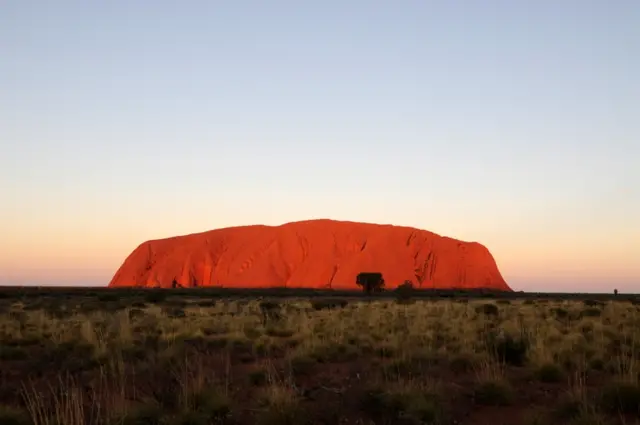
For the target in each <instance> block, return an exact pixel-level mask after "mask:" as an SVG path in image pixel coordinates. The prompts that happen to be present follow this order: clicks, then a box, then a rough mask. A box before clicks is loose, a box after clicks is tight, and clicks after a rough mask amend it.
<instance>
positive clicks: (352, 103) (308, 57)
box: [0, 0, 640, 292]
mask: <svg viewBox="0 0 640 425" xmlns="http://www.w3.org/2000/svg"><path fill="white" fill-rule="evenodd" d="M310 218H334V219H345V220H352V221H367V222H379V223H392V224H399V225H409V226H414V227H418V228H423V229H427V230H431V231H434V232H436V233H439V234H442V235H446V236H451V237H455V238H459V239H463V240H474V241H479V242H481V243H483V244H484V245H486V246H487V247H488V248H489V250H490V251H491V252H492V253H493V255H494V257H495V258H496V261H497V262H498V266H499V268H500V270H501V271H502V273H503V275H504V276H505V278H506V279H507V281H508V283H509V284H510V285H511V286H512V287H513V288H514V289H516V290H526V291H529V290H537V291H605V292H610V291H612V290H613V288H616V287H617V288H618V289H619V290H620V291H633V292H640V1H638V0H610V1H605V0H598V1H596V0H530V1H529V0H526V1H525V0H502V1H493V0H466V1H461V0H441V1H429V0H419V1H418V0H415V1H409V0H398V1H390V0H388V1H386V0H385V1H381V0H379V1H374V0H351V1H337V0H324V1H278V0H272V1H243V0H233V1H222V0H219V1H216V0H210V1H129V0H126V1H125V0H113V1H103V2H97V1H86V0H74V1H72V0H62V1H55V2H54V1H50V2H49V1H28V0H12V1H10V0H5V1H2V3H0V284H40V285H49V284H69V285H106V284H107V283H108V281H109V280H110V279H111V277H112V275H113V274H114V272H115V271H116V269H117V267H118V266H119V265H120V263H121V262H122V261H123V260H124V258H125V257H126V256H127V255H128V254H129V253H130V251H131V250H133V249H134V248H135V247H136V246H137V245H138V244H139V243H141V242H142V241H144V240H148V239H156V238H162V237H168V236H174V235H178V234H184V233H191V232H199V231H204V230H209V229H214V228H218V227H226V226H232V225H242V224H257V223H262V224H281V223H285V222H289V221H297V220H304V219H310Z"/></svg>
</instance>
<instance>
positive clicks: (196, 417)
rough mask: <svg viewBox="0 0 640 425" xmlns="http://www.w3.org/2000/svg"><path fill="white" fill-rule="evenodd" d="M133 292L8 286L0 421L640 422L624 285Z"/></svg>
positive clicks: (639, 322)
mask: <svg viewBox="0 0 640 425" xmlns="http://www.w3.org/2000/svg"><path fill="white" fill-rule="evenodd" d="M128 294H129V295H128V296H127V292H124V291H118V292H113V293H109V292H99V293H91V292H90V291H89V290H86V291H85V292H81V291H77V292H74V293H64V292H59V293H56V292H55V291H51V292H46V291H42V290H41V291H40V292H37V293H36V292H34V293H30V292H28V291H27V292H13V293H11V292H0V423H2V424H16V425H29V424H31V425H63V424H64V425H129V424H131V425H136V424H162V425H179V424H196V425H199V424H202V425H209V424H302V425H304V424H339V423H353V424H358V423H360V424H369V423H372V424H450V423H457V424H486V423H493V424H496V425H497V424H532V423H544V424H578V423H580V424H637V423H639V422H640V409H639V406H640V386H639V382H638V380H639V378H640V376H639V375H640V305H638V303H637V302H635V301H636V300H634V299H630V298H627V297H625V296H624V295H617V296H616V298H615V301H614V300H599V299H587V300H551V299H550V300H544V301H542V300H536V299H526V300H523V299H517V298H513V299H509V300H507V299H506V298H504V299H497V300H490V299H487V298H482V299H474V298H472V297H466V298H456V297H452V298H446V299H438V298H424V297H421V296H420V294H419V291H418V290H416V289H414V288H413V286H411V287H409V285H406V286H405V287H403V288H401V289H399V290H398V291H395V292H393V293H392V294H390V296H389V298H376V297H377V295H376V294H372V295H371V296H367V297H360V298H357V297H351V298H349V299H347V298H339V297H332V296H329V295H326V296H323V297H321V298H313V297H310V296H300V297H291V298H288V299H275V298H266V297H265V298H258V297H237V298H218V299H215V298H212V297H210V296H208V297H207V298H206V299H205V298H203V297H201V296H198V295H196V294H197V293H196V292H180V290H179V289H177V290H176V291H175V292H149V293H144V292H139V291H138V292H136V291H134V290H132V291H130V292H128ZM610 295H612V294H610ZM408 301H410V302H408Z"/></svg>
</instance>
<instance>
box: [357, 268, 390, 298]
mask: <svg viewBox="0 0 640 425" xmlns="http://www.w3.org/2000/svg"><path fill="white" fill-rule="evenodd" d="M356 285H358V286H361V287H362V290H363V291H364V292H365V293H367V294H370V293H372V292H382V290H383V289H384V278H383V277H382V273H377V272H376V273H370V272H362V273H360V274H358V276H356Z"/></svg>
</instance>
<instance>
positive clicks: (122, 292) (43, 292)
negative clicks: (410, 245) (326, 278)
mask: <svg viewBox="0 0 640 425" xmlns="http://www.w3.org/2000/svg"><path fill="white" fill-rule="evenodd" d="M152 293H156V294H158V295H160V294H162V295H161V296H163V297H166V296H175V297H204V298H250V297H255V298H258V297H276V298H277V297H281V298H314V297H323V298H326V297H341V298H345V297H346V298H367V299H371V298H373V299H388V298H396V297H397V296H398V292H397V291H396V290H393V289H392V290H386V291H382V292H373V293H370V294H364V293H363V292H362V291H360V290H349V291H345V290H332V289H309V288H247V289H243V288H220V287H205V288H203V287H199V288H175V289H163V288H139V287H131V288H106V287H97V288H96V287H44V286H4V287H2V286H0V298H21V297H25V298H30V297H39V296H55V297H65V296H85V297H86V296H93V295H95V296H97V297H100V296H104V295H106V294H109V295H110V297H113V298H116V297H117V298H120V297H122V298H126V297H138V296H143V297H145V296H148V295H149V294H152ZM406 295H409V296H410V297H412V298H435V299H438V298H489V299H509V300H517V299H576V300H583V299H592V300H594V299H597V300H619V301H622V300H624V299H629V300H638V299H640V294H622V293H618V294H614V293H613V291H612V292H611V293H545V292H515V291H514V292H507V291H497V290H493V289H412V290H411V291H410V294H405V296H406Z"/></svg>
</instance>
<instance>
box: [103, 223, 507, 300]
mask: <svg viewBox="0 0 640 425" xmlns="http://www.w3.org/2000/svg"><path fill="white" fill-rule="evenodd" d="M360 272H382V273H383V275H384V279H385V282H386V287H387V288H395V287H396V286H398V285H400V284H401V283H403V282H404V281H405V280H411V281H413V282H414V285H415V286H416V287H421V288H465V289H472V288H488V289H494V290H504V291H511V288H509V286H508V285H507V283H506V282H505V280H504V279H503V277H502V276H501V274H500V271H499V270H498V267H497V265H496V262H495V260H494V259H493V256H492V255H491V253H490V252H489V250H488V249H487V248H485V247H484V246H483V245H481V244H479V243H476V242H462V241H458V240H456V239H451V238H447V237H442V236H439V235H436V234H435V233H431V232H428V231H426V230H418V229H414V228H410V227H400V226H392V225H380V224H368V223H355V222H346V221H334V220H309V221H300V222H294V223H288V224H283V225H281V226H261V225H257V226H242V227H230V228H224V229H217V230H212V231H209V232H204V233H196V234H191V235H186V236H177V237H173V238H168V239H160V240H152V241H147V242H144V243H143V244H141V245H140V246H138V247H137V248H136V249H135V250H134V251H133V252H132V253H131V254H130V255H129V256H128V257H127V259H126V260H125V261H124V263H123V264H122V266H120V268H119V269H118V271H117V272H116V274H115V276H114V277H113V279H112V280H111V283H110V284H109V286H110V287H123V286H138V287H140V286H142V287H164V288H171V287H173V286H175V284H177V286H179V287H195V286H222V287H234V288H257V287H261V288H268V287H284V286H286V287H301V288H333V289H359V287H357V286H356V284H355V280H356V276H357V274H358V273H360Z"/></svg>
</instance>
